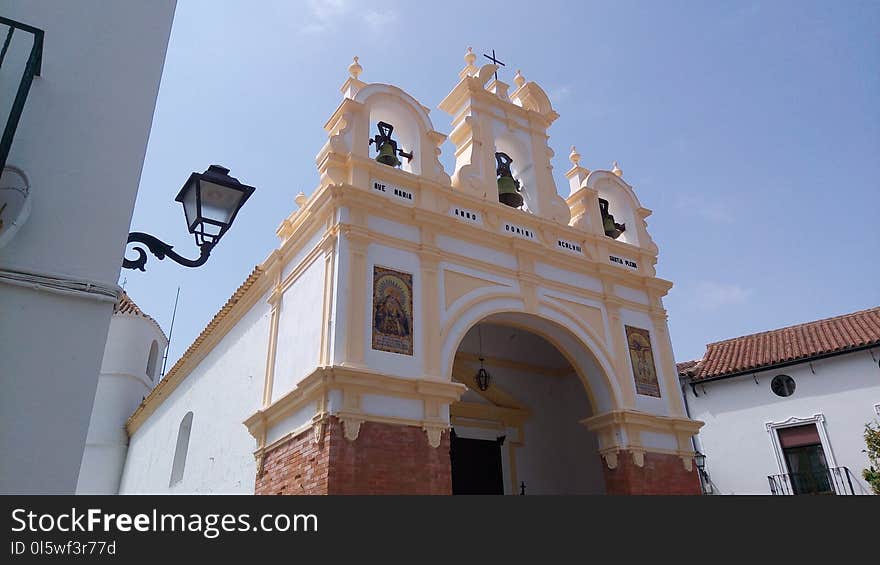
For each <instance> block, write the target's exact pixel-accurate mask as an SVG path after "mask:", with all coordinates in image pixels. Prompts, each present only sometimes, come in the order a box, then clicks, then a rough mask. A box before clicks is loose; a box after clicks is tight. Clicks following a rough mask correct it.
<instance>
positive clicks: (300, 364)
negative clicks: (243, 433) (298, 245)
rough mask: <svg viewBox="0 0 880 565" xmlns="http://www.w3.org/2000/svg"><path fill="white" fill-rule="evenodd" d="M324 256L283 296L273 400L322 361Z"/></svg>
mask: <svg viewBox="0 0 880 565" xmlns="http://www.w3.org/2000/svg"><path fill="white" fill-rule="evenodd" d="M323 310H324V259H323V257H322V258H319V259H318V260H316V261H315V262H313V263H312V264H311V265H310V266H309V267H308V268H307V269H306V270H305V271H303V273H302V274H301V275H300V276H299V278H298V279H296V281H295V282H294V283H293V284H292V285H291V286H290V288H288V289H287V291H286V292H285V293H284V296H283V297H282V299H281V310H280V312H279V319H278V345H277V346H276V353H275V376H274V379H273V386H272V401H273V402H274V401H276V400H278V399H279V398H281V397H282V396H284V395H285V394H287V393H288V392H290V391H291V390H293V389H294V388H295V387H296V384H297V383H298V382H299V381H301V380H302V379H303V378H305V377H306V376H308V375H309V373H311V372H312V371H314V370H315V368H316V367H317V366H318V364H319V363H320V355H321V330H322V320H321V316H322V312H323Z"/></svg>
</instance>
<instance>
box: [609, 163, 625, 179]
mask: <svg viewBox="0 0 880 565" xmlns="http://www.w3.org/2000/svg"><path fill="white" fill-rule="evenodd" d="M611 172H612V173H614V174H615V175H617V176H619V177H622V176H623V171H621V170H620V167H619V166H618V164H617V161H614V167H613V168H612V169H611Z"/></svg>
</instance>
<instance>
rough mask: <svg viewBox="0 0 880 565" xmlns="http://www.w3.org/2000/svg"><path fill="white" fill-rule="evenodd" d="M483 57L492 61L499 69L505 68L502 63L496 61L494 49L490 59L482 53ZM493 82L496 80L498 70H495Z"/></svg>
mask: <svg viewBox="0 0 880 565" xmlns="http://www.w3.org/2000/svg"><path fill="white" fill-rule="evenodd" d="M483 57H485V58H487V59H489V60H490V61H492V62H493V63H495V64H496V65H498V66H501V67H504V66H505V65H504V63H502V62H501V61H499V60H498V59H496V58H495V50H494V49H493V50H492V56H491V57H490V56H488V55H486V54H485V53H483ZM495 80H496V81H497V80H498V69H495Z"/></svg>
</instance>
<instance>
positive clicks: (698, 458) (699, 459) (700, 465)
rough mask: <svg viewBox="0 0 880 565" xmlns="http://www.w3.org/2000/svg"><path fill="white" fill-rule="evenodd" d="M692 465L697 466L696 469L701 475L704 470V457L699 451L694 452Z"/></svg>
mask: <svg viewBox="0 0 880 565" xmlns="http://www.w3.org/2000/svg"><path fill="white" fill-rule="evenodd" d="M694 463H696V464H697V469H699V470H700V473H702V472H703V471H704V470H705V469H706V456H705V455H703V454H702V453H700V452H699V451H696V452H694Z"/></svg>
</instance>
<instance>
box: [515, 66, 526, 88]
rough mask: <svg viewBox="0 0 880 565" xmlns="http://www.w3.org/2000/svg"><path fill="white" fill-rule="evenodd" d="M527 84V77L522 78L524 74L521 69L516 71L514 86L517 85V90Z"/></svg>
mask: <svg viewBox="0 0 880 565" xmlns="http://www.w3.org/2000/svg"><path fill="white" fill-rule="evenodd" d="M525 83H526V77H524V76H522V73H521V72H520V70H519V69H517V70H516V74H515V75H514V76H513V84H515V85H516V87H517V88H522V85H524V84H525Z"/></svg>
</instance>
